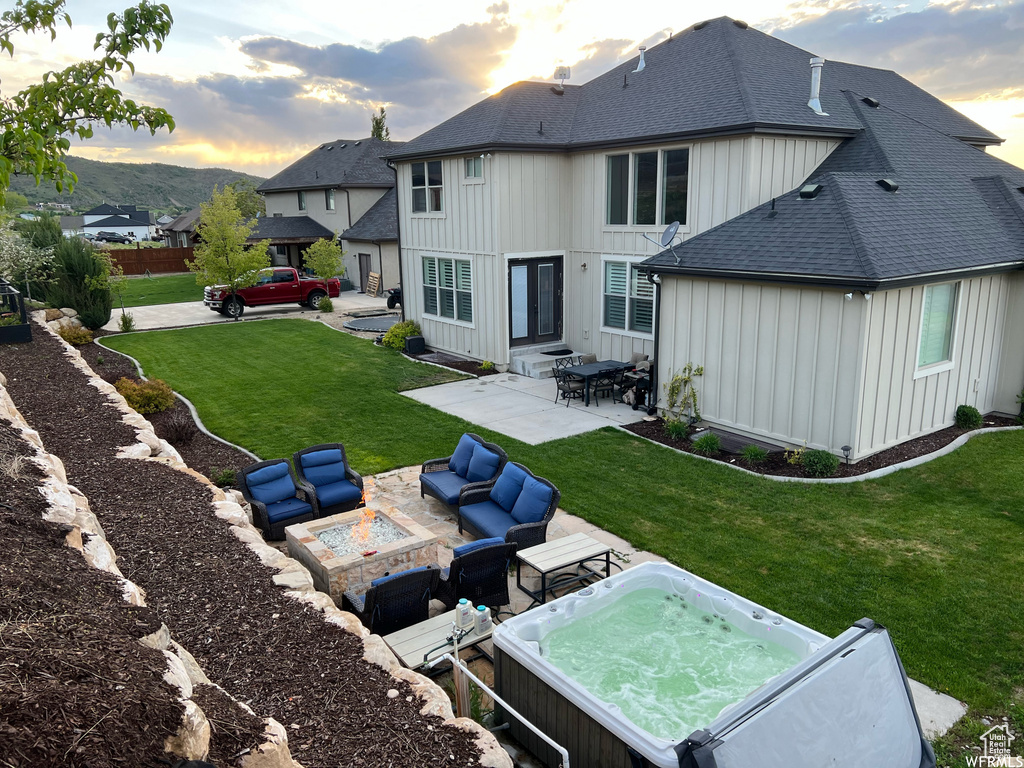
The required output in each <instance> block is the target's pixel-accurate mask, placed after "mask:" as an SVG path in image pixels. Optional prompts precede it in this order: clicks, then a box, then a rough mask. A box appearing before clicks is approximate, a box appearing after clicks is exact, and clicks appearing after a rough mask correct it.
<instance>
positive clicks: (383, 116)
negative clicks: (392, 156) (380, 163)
mask: <svg viewBox="0 0 1024 768" xmlns="http://www.w3.org/2000/svg"><path fill="white" fill-rule="evenodd" d="M387 117H388V115H387V112H385V111H384V107H383V105H382V106H381V108H380V114H377V115H372V116H371V117H370V138H371V139H380V140H381V141H391V130H390V129H389V128H388V126H387V122H386V121H387Z"/></svg>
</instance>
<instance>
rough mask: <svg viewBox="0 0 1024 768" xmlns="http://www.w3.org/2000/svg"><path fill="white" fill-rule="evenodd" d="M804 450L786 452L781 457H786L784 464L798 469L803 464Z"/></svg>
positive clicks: (797, 449)
mask: <svg viewBox="0 0 1024 768" xmlns="http://www.w3.org/2000/svg"><path fill="white" fill-rule="evenodd" d="M806 450H807V449H806V448H796V449H795V450H792V451H786V452H785V453H784V454H783V455H784V456H785V457H786V462H787V463H789V464H792V465H793V466H794V467H799V466H801V465H802V464H803V463H804V453H805V452H806Z"/></svg>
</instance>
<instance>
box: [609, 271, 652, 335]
mask: <svg viewBox="0 0 1024 768" xmlns="http://www.w3.org/2000/svg"><path fill="white" fill-rule="evenodd" d="M603 319H604V326H605V327H606V328H618V329H621V330H624V331H632V332H633V333H651V332H652V331H653V329H654V286H653V285H651V284H650V282H648V281H647V279H646V278H645V277H644V276H643V275H641V274H640V272H639V271H638V270H635V269H632V268H631V265H630V263H629V262H628V261H605V262H604V315H603Z"/></svg>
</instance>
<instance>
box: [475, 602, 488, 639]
mask: <svg viewBox="0 0 1024 768" xmlns="http://www.w3.org/2000/svg"><path fill="white" fill-rule="evenodd" d="M474 623H475V624H476V631H477V632H479V633H480V634H483V633H484V632H488V631H490V629H491V609H490V608H488V607H487V606H486V605H478V606H477V607H476V617H475V620H474Z"/></svg>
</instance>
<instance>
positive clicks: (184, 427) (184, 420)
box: [162, 406, 199, 445]
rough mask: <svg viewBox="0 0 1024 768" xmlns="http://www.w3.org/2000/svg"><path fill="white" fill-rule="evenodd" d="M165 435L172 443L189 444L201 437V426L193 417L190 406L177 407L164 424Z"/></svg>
mask: <svg viewBox="0 0 1024 768" xmlns="http://www.w3.org/2000/svg"><path fill="white" fill-rule="evenodd" d="M162 431H163V433H164V435H163V437H164V439H165V440H167V441H168V442H169V443H171V444H172V445H188V444H189V443H191V442H192V441H193V440H195V439H196V438H197V437H199V427H197V426H196V423H195V421H194V420H193V419H192V414H191V413H189V411H188V408H186V407H184V406H182V407H180V408H176V409H175V410H174V411H172V412H171V415H170V416H168V417H167V421H165V422H164V425H163V430H162Z"/></svg>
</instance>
